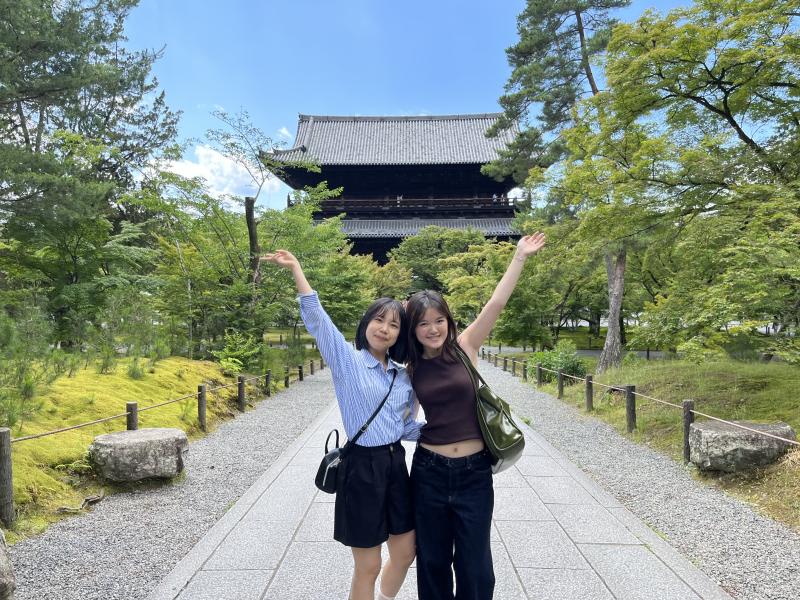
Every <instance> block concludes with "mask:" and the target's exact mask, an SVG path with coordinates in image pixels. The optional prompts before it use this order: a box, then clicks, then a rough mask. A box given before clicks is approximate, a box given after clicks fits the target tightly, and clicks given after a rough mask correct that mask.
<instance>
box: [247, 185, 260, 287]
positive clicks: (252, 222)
mask: <svg viewBox="0 0 800 600" xmlns="http://www.w3.org/2000/svg"><path fill="white" fill-rule="evenodd" d="M255 205H256V199H255V198H253V197H252V196H248V197H247V198H245V199H244V218H245V219H246V221H247V238H248V239H249V241H250V272H249V273H248V274H247V281H248V282H249V283H258V282H259V281H260V280H261V272H260V271H259V269H258V257H259V255H260V254H261V248H260V247H259V245H258V229H257V228H256V217H255Z"/></svg>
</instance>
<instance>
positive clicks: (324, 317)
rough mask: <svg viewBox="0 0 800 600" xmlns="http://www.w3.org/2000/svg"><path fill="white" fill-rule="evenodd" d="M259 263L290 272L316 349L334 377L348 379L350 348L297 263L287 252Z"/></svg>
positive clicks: (272, 255)
mask: <svg viewBox="0 0 800 600" xmlns="http://www.w3.org/2000/svg"><path fill="white" fill-rule="evenodd" d="M260 260H263V261H267V262H271V263H273V264H275V265H278V266H279V267H283V268H284V269H287V270H289V271H291V273H292V275H293V276H294V283H295V286H296V287H297V293H298V294H299V295H300V316H301V317H302V319H303V323H304V324H305V326H306V329H307V330H308V332H309V333H310V334H311V335H313V336H314V339H315V340H317V348H318V349H319V353H320V354H321V355H322V358H324V359H325V362H326V363H328V366H329V367H330V368H331V373H333V374H334V376H347V374H348V373H349V372H350V370H351V369H352V368H353V347H352V346H351V345H350V344H349V343H348V342H347V340H345V338H344V336H343V335H342V333H341V332H340V331H339V329H338V328H337V327H336V325H335V324H334V323H333V321H331V318H330V317H329V316H328V313H326V312H325V310H324V309H323V308H322V305H321V304H320V302H319V297H318V296H317V294H316V293H315V292H314V290H313V289H311V285H309V283H308V280H307V279H306V276H305V274H304V273H303V268H302V267H301V266H300V261H298V260H297V258H296V257H295V256H294V254H292V253H291V252H289V251H288V250H278V251H277V252H273V253H271V254H265V255H264V256H262V257H261V258H260Z"/></svg>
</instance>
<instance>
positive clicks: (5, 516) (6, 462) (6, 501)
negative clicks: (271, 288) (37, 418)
mask: <svg viewBox="0 0 800 600" xmlns="http://www.w3.org/2000/svg"><path fill="white" fill-rule="evenodd" d="M315 366H317V367H318V368H319V369H320V370H322V369H324V368H325V361H324V360H323V359H321V358H320V359H311V360H310V361H309V362H308V363H303V364H300V365H297V366H296V367H294V368H290V367H288V366H286V367H284V369H283V373H282V375H283V385H284V388H288V387H289V386H290V385H291V384H292V383H297V382H300V381H303V379H304V378H305V374H306V367H308V373H309V374H312V375H313V374H314V370H315ZM277 381H278V380H276V379H275V378H274V377H273V374H272V370H268V371H267V372H266V373H265V374H263V375H255V376H251V377H245V376H244V375H239V376H238V378H237V381H236V382H234V383H227V384H223V385H218V386H214V387H210V388H209V387H207V385H206V384H200V385H198V386H197V392H196V393H190V394H185V395H183V396H180V397H178V398H171V399H170V400H166V401H164V402H159V403H158V404H153V405H151V406H145V407H142V408H139V404H138V402H127V403H126V411H125V412H123V413H119V414H116V415H111V416H108V417H104V418H102V419H96V420H94V421H88V422H86V423H79V424H77V425H71V426H69V427H62V428H61V429H54V430H52V431H44V432H41V433H35V434H31V435H26V436H22V437H18V438H13V439H12V438H11V429H10V428H8V427H0V521H2V522H3V524H4V525H5V526H6V527H11V525H12V524H13V522H14V520H15V519H16V511H15V508H14V499H13V478H12V456H11V446H12V444H17V443H19V442H25V441H28V440H34V439H40V438H44V437H48V436H52V435H56V434H59V433H64V432H66V431H73V430H75V429H81V428H84V427H90V426H92V425H98V424H100V423H106V422H108V421H113V420H115V419H121V418H123V417H124V418H126V419H127V424H126V429H127V430H128V431H135V430H137V429H138V428H139V413H142V412H145V411H148V410H153V409H156V408H160V407H163V406H166V405H168V404H174V403H176V402H181V401H185V400H190V399H193V398H196V399H197V423H198V425H199V427H200V429H201V430H202V431H207V423H206V417H207V399H206V398H207V394H208V393H209V392H211V393H213V394H215V395H216V394H217V393H218V392H219V391H221V390H224V389H228V388H232V387H236V388H237V394H236V405H237V408H238V410H239V412H244V411H245V409H246V405H247V389H246V387H247V384H248V383H251V382H260V383H262V384H263V387H264V391H265V395H266V397H267V398H269V397H271V396H272V392H273V389H275V391H277Z"/></svg>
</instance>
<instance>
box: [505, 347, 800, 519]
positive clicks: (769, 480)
mask: <svg viewBox="0 0 800 600" xmlns="http://www.w3.org/2000/svg"><path fill="white" fill-rule="evenodd" d="M508 356H511V354H509V355H508ZM514 356H515V357H517V358H518V359H521V360H529V358H530V354H522V353H517V354H515V355H514ZM584 360H585V362H586V363H587V367H588V369H587V371H588V372H589V373H592V372H593V371H594V368H595V367H596V364H597V361H596V359H584ZM509 368H510V367H509ZM533 368H534V369H535V367H533ZM594 379H595V381H596V382H599V383H605V384H606V385H612V384H613V385H623V384H634V385H636V391H637V392H638V393H641V394H644V395H647V396H652V397H653V398H659V399H661V400H666V401H668V402H673V403H675V404H680V403H681V402H682V401H683V400H684V399H689V398H690V399H693V400H694V402H695V408H696V409H697V410H698V411H701V412H704V413H707V414H710V415H714V416H716V417H720V418H723V419H727V420H751V421H758V422H774V421H785V422H787V423H789V424H790V425H791V426H792V427H793V428H794V429H795V431H800V394H798V390H800V368H798V367H796V366H792V365H788V364H786V363H759V362H739V361H734V360H725V361H718V362H708V363H703V364H700V365H696V364H693V363H689V362H686V361H682V360H669V361H662V360H651V361H644V360H640V361H636V362H635V363H634V364H631V365H629V366H625V367H622V368H620V369H615V370H611V371H608V372H607V373H604V374H603V375H599V376H595V378H594ZM569 381H570V380H569V379H567V382H569ZM529 383H530V385H535V373H532V374H531V376H529ZM542 390H543V391H545V392H547V393H549V394H552V395H553V396H555V395H556V393H557V387H556V384H555V383H550V384H544V385H543V387H542ZM584 401H585V388H584V385H583V383H582V382H581V383H578V384H577V385H567V386H566V387H565V391H564V402H567V403H570V404H572V405H573V406H575V407H576V408H578V409H580V410H584ZM594 408H595V410H594V415H595V416H596V417H597V418H599V419H602V420H603V421H606V422H607V423H610V424H611V425H612V426H613V427H614V428H615V429H616V430H617V431H618V432H619V433H621V434H623V435H630V437H631V438H632V439H633V440H635V441H637V442H639V443H642V444H646V445H648V446H650V447H652V448H655V449H656V450H658V451H660V452H662V453H664V454H666V455H668V456H670V457H672V458H673V459H674V460H676V461H682V460H683V425H682V420H681V418H682V417H681V411H680V410H678V409H675V408H672V407H668V406H664V405H662V404H658V403H656V402H652V401H649V400H646V399H643V398H640V397H637V407H636V413H637V417H636V418H637V430H636V431H635V432H633V433H632V434H627V433H625V399H624V397H623V395H622V394H619V393H616V394H611V393H607V392H606V390H604V389H603V388H601V387H600V386H597V385H595V387H594ZM694 473H695V475H696V476H697V477H698V478H700V479H701V480H702V481H704V482H706V483H708V484H710V485H714V486H718V487H720V488H722V489H724V490H726V491H728V492H729V493H731V494H732V495H734V496H736V497H738V498H739V499H741V500H744V501H745V502H748V503H751V504H753V505H754V506H756V507H758V508H759V509H760V510H762V511H763V512H765V513H766V514H768V515H770V516H771V517H773V518H775V519H777V520H779V521H782V522H784V523H787V524H788V525H790V526H791V527H793V528H795V529H797V530H800V450H794V451H792V452H790V453H789V454H788V455H786V456H785V457H784V458H783V459H782V460H780V461H779V462H777V463H775V464H773V465H770V466H769V467H767V468H765V469H758V470H755V471H753V472H751V473H748V474H733V475H707V474H703V473H701V472H700V471H697V470H695V471H694Z"/></svg>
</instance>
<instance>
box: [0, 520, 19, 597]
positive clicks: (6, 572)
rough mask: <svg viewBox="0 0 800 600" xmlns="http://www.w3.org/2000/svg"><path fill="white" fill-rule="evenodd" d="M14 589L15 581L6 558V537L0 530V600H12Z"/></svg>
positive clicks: (9, 560) (9, 559) (12, 570)
mask: <svg viewBox="0 0 800 600" xmlns="http://www.w3.org/2000/svg"><path fill="white" fill-rule="evenodd" d="M16 587H17V580H16V578H15V577H14V567H13V566H12V565H11V558H10V557H9V556H8V548H7V547H6V536H5V534H4V533H3V531H2V530H1V529H0V600H12V599H13V598H14V590H15V589H16Z"/></svg>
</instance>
